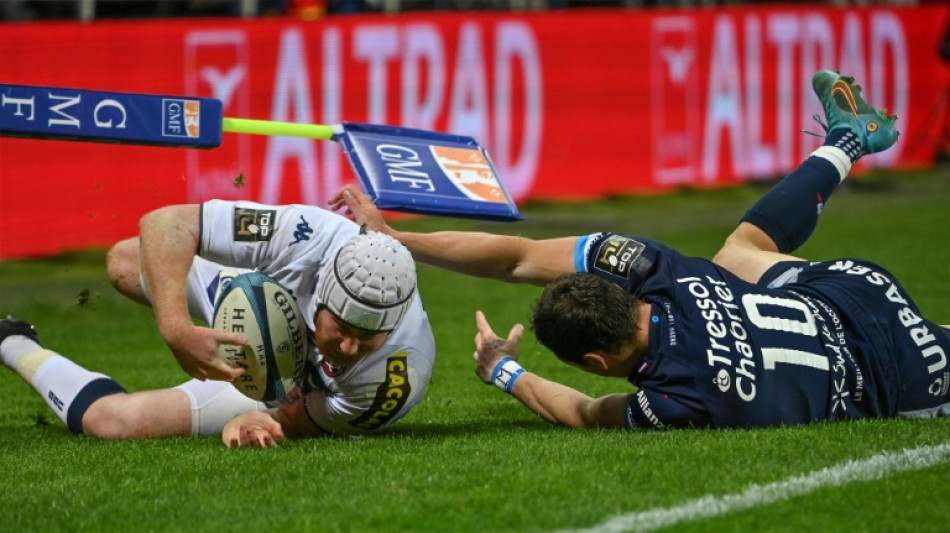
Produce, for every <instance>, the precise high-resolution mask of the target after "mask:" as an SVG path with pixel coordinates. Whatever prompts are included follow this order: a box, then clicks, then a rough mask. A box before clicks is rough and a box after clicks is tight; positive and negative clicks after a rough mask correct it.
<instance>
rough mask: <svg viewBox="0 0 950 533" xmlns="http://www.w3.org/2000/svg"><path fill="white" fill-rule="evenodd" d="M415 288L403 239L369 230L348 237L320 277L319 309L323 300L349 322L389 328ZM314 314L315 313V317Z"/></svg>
mask: <svg viewBox="0 0 950 533" xmlns="http://www.w3.org/2000/svg"><path fill="white" fill-rule="evenodd" d="M415 290H416V263H415V261H413V259H412V254H410V253H409V250H408V249H406V247H405V246H403V245H402V243H400V242H399V241H397V240H395V239H393V238H392V237H389V236H388V235H384V234H382V233H378V232H375V231H370V232H367V233H361V234H359V235H357V236H355V237H353V238H352V239H350V240H349V242H347V243H346V244H345V245H343V248H340V251H339V252H337V254H336V257H334V258H333V260H332V261H329V262H328V263H327V264H326V266H325V267H324V268H323V272H322V273H321V274H320V280H319V281H318V282H317V290H316V298H314V304H315V308H314V309H312V310H311V311H312V315H315V314H316V312H317V309H318V308H317V307H316V306H319V305H325V306H326V307H327V308H328V309H329V310H330V311H331V312H332V313H333V314H334V315H336V316H337V317H338V318H340V320H342V321H344V322H346V323H347V324H349V325H351V326H354V327H357V328H360V329H366V330H370V331H391V330H392V329H394V328H395V327H396V324H398V323H399V320H400V319H401V318H402V317H403V315H405V314H406V311H407V310H408V309H409V306H410V305H411V304H412V295H413V293H414V292H415ZM312 315H311V316H312Z"/></svg>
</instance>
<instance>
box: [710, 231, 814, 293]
mask: <svg viewBox="0 0 950 533" xmlns="http://www.w3.org/2000/svg"><path fill="white" fill-rule="evenodd" d="M801 260H802V259H801V258H799V257H795V256H791V255H787V254H783V253H780V252H779V251H778V246H776V244H775V241H773V240H772V238H771V237H769V236H768V234H767V233H765V232H764V231H762V229H761V228H759V227H758V226H756V225H754V224H750V223H748V222H741V223H739V227H737V228H736V229H735V231H733V232H732V234H731V235H729V237H727V238H726V242H725V243H724V244H723V245H722V248H720V249H719V251H718V252H717V253H716V256H715V257H713V262H714V263H716V264H717V265H719V266H721V267H723V268H725V269H726V270H729V271H730V272H732V273H733V274H735V275H737V276H739V277H740V278H742V279H744V280H746V281H748V282H751V283H755V282H757V281H759V278H760V277H762V274H764V273H765V271H766V270H768V269H769V268H771V267H772V265H774V264H775V263H778V262H781V261H801Z"/></svg>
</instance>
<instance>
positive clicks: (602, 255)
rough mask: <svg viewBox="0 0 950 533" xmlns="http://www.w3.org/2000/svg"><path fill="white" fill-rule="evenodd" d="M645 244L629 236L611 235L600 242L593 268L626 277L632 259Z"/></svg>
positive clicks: (639, 252)
mask: <svg viewBox="0 0 950 533" xmlns="http://www.w3.org/2000/svg"><path fill="white" fill-rule="evenodd" d="M644 248H646V246H645V245H644V244H643V243H642V242H638V241H635V240H633V239H631V238H629V237H622V236H620V235H611V236H609V237H607V238H606V239H604V240H603V242H601V243H600V245H599V247H598V249H597V259H596V260H595V261H594V268H596V269H597V270H600V271H602V272H606V273H608V274H613V275H614V276H620V277H627V275H628V274H629V273H630V268H631V266H632V265H633V263H634V261H636V260H637V259H639V257H640V255H641V254H642V253H643V250H644Z"/></svg>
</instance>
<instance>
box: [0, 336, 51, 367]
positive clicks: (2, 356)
mask: <svg viewBox="0 0 950 533" xmlns="http://www.w3.org/2000/svg"><path fill="white" fill-rule="evenodd" d="M42 349H43V347H42V346H41V345H40V344H39V343H38V342H36V341H34V340H33V339H31V338H29V337H27V336H26V335H10V336H9V337H7V338H6V339H4V340H3V342H2V343H0V361H3V364H5V365H7V366H8V367H10V368H13V369H16V364H17V361H19V360H20V358H21V357H23V356H24V355H26V354H28V353H30V352H35V351H36V350H42Z"/></svg>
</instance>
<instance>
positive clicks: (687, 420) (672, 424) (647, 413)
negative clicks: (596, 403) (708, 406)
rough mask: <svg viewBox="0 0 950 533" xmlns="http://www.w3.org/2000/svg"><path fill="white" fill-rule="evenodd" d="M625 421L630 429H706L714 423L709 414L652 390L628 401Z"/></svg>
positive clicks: (637, 394) (639, 393) (642, 390)
mask: <svg viewBox="0 0 950 533" xmlns="http://www.w3.org/2000/svg"><path fill="white" fill-rule="evenodd" d="M625 419H626V422H627V427H628V428H630V429H674V428H690V427H706V426H709V425H711V422H712V421H711V419H710V418H709V415H708V414H706V413H705V412H704V411H702V410H700V409H696V408H693V407H690V406H689V405H688V402H685V401H681V400H679V399H678V398H676V397H675V396H670V395H669V394H664V393H661V392H655V391H652V390H650V389H640V390H639V391H637V393H636V394H634V395H632V396H631V397H630V399H629V400H627V406H626V411H625Z"/></svg>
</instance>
